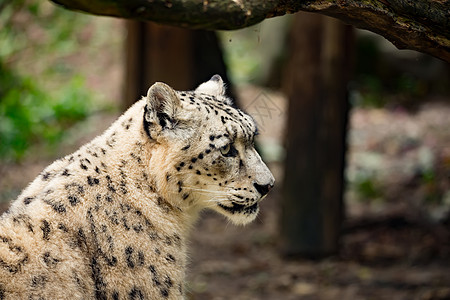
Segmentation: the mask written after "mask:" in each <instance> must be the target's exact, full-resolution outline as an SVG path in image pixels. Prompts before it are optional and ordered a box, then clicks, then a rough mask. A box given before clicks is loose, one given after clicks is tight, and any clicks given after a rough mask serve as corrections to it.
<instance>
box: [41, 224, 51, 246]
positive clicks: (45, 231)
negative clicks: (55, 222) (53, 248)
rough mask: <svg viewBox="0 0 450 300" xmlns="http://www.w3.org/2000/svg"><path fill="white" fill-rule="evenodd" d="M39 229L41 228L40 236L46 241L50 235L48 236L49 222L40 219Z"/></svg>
mask: <svg viewBox="0 0 450 300" xmlns="http://www.w3.org/2000/svg"><path fill="white" fill-rule="evenodd" d="M41 230H42V238H43V239H44V240H46V241H48V240H49V239H50V237H49V235H50V223H48V221H47V220H42V225H41Z"/></svg>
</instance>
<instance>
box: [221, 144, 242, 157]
mask: <svg viewBox="0 0 450 300" xmlns="http://www.w3.org/2000/svg"><path fill="white" fill-rule="evenodd" d="M220 153H222V155H223V156H225V157H235V156H236V155H237V154H238V151H237V150H236V148H235V147H234V146H233V144H232V143H229V144H226V145H225V146H223V147H222V148H220Z"/></svg>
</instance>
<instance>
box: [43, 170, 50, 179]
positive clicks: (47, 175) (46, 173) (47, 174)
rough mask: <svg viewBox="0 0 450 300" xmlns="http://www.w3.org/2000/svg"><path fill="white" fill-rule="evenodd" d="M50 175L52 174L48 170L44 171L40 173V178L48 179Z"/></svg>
mask: <svg viewBox="0 0 450 300" xmlns="http://www.w3.org/2000/svg"><path fill="white" fill-rule="evenodd" d="M51 175H52V174H51V173H50V172H45V173H43V174H42V179H43V180H49V179H50V176H51Z"/></svg>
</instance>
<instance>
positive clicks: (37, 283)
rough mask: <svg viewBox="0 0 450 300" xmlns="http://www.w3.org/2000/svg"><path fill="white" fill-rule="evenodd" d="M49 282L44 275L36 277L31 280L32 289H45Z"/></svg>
mask: <svg viewBox="0 0 450 300" xmlns="http://www.w3.org/2000/svg"><path fill="white" fill-rule="evenodd" d="M46 282H47V278H46V277H45V276H43V275H38V276H34V277H33V278H31V287H33V288H43V287H44V286H45V283H46Z"/></svg>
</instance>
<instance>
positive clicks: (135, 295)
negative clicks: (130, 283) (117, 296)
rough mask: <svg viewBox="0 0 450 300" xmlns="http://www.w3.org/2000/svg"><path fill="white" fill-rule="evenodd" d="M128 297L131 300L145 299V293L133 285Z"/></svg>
mask: <svg viewBox="0 0 450 300" xmlns="http://www.w3.org/2000/svg"><path fill="white" fill-rule="evenodd" d="M128 298H129V299H130V300H143V299H144V294H143V293H142V291H141V290H140V289H138V288H137V287H133V288H132V289H131V291H130V293H129V294H128Z"/></svg>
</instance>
